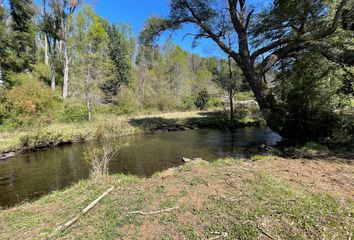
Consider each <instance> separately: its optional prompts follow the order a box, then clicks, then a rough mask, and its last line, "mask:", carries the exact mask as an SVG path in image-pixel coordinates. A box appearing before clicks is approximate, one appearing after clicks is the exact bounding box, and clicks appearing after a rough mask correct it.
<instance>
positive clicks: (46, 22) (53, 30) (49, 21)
mask: <svg viewBox="0 0 354 240" xmlns="http://www.w3.org/2000/svg"><path fill="white" fill-rule="evenodd" d="M55 6H56V2H55V1H54V0H49V1H48V2H47V0H43V21H42V26H41V28H42V31H43V32H44V34H45V38H46V40H47V47H48V53H49V66H50V75H51V76H50V87H51V89H52V90H55V88H56V67H55V63H56V60H57V55H58V46H57V44H58V40H59V38H60V27H61V24H60V18H58V15H57V14H55V12H54V9H55Z"/></svg>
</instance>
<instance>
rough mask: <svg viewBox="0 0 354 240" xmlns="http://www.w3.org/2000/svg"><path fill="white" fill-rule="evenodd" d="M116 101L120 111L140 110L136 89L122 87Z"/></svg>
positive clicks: (125, 112)
mask: <svg viewBox="0 0 354 240" xmlns="http://www.w3.org/2000/svg"><path fill="white" fill-rule="evenodd" d="M114 103H115V105H116V106H117V108H118V112H119V113H123V114H129V113H134V112H137V111H138V110H139V104H138V101H137V100H136V96H135V93H134V91H133V90H132V89H130V88H128V87H125V86H123V87H121V89H120V91H119V93H118V95H117V96H116V98H115V99H114Z"/></svg>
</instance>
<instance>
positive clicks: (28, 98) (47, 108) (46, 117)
mask: <svg viewBox="0 0 354 240" xmlns="http://www.w3.org/2000/svg"><path fill="white" fill-rule="evenodd" d="M20 75H22V74H20ZM21 77H22V76H21ZM58 102H59V101H58V98H57V96H56V95H54V93H53V92H52V91H51V90H50V89H49V88H48V87H47V86H46V85H44V84H43V83H41V82H39V81H37V80H33V79H32V78H30V79H27V80H26V81H23V82H22V83H21V84H20V85H18V86H15V87H13V88H12V89H11V90H10V91H9V92H8V93H7V95H6V102H5V105H6V109H7V112H8V116H7V121H8V122H9V123H10V124H13V125H28V124H32V123H50V122H52V113H53V111H52V110H53V109H54V106H55V105H56V104H58Z"/></svg>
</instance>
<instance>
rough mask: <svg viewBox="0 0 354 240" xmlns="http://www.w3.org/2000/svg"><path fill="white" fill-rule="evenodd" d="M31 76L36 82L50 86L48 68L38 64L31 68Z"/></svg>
mask: <svg viewBox="0 0 354 240" xmlns="http://www.w3.org/2000/svg"><path fill="white" fill-rule="evenodd" d="M33 75H34V77H36V78H37V79H38V80H40V81H42V82H45V83H48V84H50V68H49V66H47V65H45V64H43V63H38V64H36V65H34V66H33Z"/></svg>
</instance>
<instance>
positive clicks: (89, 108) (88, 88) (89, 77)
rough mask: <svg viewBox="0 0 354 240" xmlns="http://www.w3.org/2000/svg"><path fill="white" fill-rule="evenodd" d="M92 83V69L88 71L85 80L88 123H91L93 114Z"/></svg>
mask: <svg viewBox="0 0 354 240" xmlns="http://www.w3.org/2000/svg"><path fill="white" fill-rule="evenodd" d="M90 81H91V73H90V68H88V69H87V73H86V77H85V80H84V88H85V89H84V91H85V102H86V111H87V121H89V122H91V119H92V114H91V101H90Z"/></svg>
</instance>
